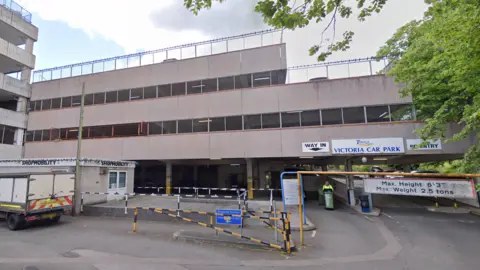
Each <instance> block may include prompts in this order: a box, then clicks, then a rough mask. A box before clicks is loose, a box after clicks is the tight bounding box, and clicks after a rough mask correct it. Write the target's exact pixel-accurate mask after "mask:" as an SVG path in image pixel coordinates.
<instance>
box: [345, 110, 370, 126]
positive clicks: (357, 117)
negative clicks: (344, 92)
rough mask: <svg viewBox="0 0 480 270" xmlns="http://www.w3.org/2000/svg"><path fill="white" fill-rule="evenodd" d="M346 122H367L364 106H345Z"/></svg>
mask: <svg viewBox="0 0 480 270" xmlns="http://www.w3.org/2000/svg"><path fill="white" fill-rule="evenodd" d="M342 110H343V123H344V124H360V123H365V112H364V110H363V107H353V108H343V109H342Z"/></svg>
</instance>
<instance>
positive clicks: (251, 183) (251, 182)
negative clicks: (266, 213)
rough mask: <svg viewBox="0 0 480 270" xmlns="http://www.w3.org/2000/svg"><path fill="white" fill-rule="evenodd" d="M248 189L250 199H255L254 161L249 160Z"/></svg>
mask: <svg viewBox="0 0 480 270" xmlns="http://www.w3.org/2000/svg"><path fill="white" fill-rule="evenodd" d="M247 188H248V199H249V200H251V199H253V165H252V160H251V159H247Z"/></svg>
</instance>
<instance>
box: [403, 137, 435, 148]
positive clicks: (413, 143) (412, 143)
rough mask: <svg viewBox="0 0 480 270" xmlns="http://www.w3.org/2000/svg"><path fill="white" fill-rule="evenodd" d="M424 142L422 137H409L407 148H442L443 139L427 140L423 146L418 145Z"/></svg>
mask: <svg viewBox="0 0 480 270" xmlns="http://www.w3.org/2000/svg"><path fill="white" fill-rule="evenodd" d="M423 142H424V140H422V139H407V149H408V150H442V141H441V140H440V139H437V140H427V141H426V144H425V145H424V146H422V147H418V146H419V145H421V144H422V143H423Z"/></svg>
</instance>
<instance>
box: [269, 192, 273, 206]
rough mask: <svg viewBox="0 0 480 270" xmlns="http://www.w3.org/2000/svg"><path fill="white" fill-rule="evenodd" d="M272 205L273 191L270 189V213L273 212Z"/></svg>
mask: <svg viewBox="0 0 480 270" xmlns="http://www.w3.org/2000/svg"><path fill="white" fill-rule="evenodd" d="M272 203H273V189H270V212H271V211H273V207H272Z"/></svg>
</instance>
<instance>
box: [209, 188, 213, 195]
mask: <svg viewBox="0 0 480 270" xmlns="http://www.w3.org/2000/svg"><path fill="white" fill-rule="evenodd" d="M210 195H212V189H211V188H209V189H208V196H210Z"/></svg>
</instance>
